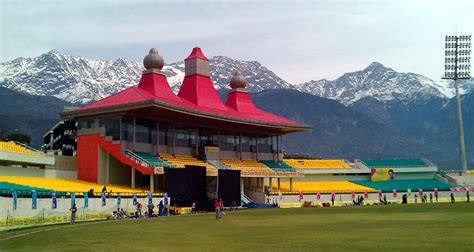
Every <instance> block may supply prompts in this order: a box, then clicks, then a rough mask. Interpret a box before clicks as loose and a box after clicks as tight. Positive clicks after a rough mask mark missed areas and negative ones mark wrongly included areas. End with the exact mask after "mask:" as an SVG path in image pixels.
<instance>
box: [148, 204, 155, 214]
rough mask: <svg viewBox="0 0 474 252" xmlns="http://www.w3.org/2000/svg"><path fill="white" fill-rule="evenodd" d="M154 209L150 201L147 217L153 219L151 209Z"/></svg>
mask: <svg viewBox="0 0 474 252" xmlns="http://www.w3.org/2000/svg"><path fill="white" fill-rule="evenodd" d="M154 208H155V205H154V204H153V201H150V203H149V204H148V217H150V218H151V217H153V209H154Z"/></svg>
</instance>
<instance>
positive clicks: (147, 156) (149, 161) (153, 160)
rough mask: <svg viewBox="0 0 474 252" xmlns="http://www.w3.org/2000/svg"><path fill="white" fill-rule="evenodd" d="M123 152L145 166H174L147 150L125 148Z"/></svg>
mask: <svg viewBox="0 0 474 252" xmlns="http://www.w3.org/2000/svg"><path fill="white" fill-rule="evenodd" d="M124 153H125V154H126V155H128V156H129V157H130V158H132V159H133V160H135V161H136V162H140V163H141V164H142V165H143V166H145V167H164V168H174V166H173V165H171V164H170V163H168V162H166V161H164V160H163V159H161V158H159V157H157V156H155V155H153V154H152V153H149V152H142V151H137V152H133V151H130V150H125V151H124Z"/></svg>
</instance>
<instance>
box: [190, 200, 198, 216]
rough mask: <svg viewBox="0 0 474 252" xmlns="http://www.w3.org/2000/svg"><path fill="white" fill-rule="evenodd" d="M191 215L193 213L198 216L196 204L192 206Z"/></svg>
mask: <svg viewBox="0 0 474 252" xmlns="http://www.w3.org/2000/svg"><path fill="white" fill-rule="evenodd" d="M191 213H192V214H196V213H197V211H196V203H194V202H193V203H192V204H191Z"/></svg>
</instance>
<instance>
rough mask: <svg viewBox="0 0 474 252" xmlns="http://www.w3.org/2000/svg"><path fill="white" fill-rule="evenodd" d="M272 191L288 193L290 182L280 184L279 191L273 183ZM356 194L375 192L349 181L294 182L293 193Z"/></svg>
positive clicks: (276, 183)
mask: <svg viewBox="0 0 474 252" xmlns="http://www.w3.org/2000/svg"><path fill="white" fill-rule="evenodd" d="M272 186H273V191H274V192H276V191H281V192H290V182H286V181H285V182H283V181H282V182H280V189H278V182H273V184H272ZM352 191H354V192H356V193H362V192H365V191H367V192H377V190H375V189H373V188H370V187H367V186H363V185H358V184H355V183H351V182H349V181H294V182H293V192H303V193H317V192H319V193H332V192H335V193H351V192H352Z"/></svg>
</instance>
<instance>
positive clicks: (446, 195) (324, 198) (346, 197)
mask: <svg viewBox="0 0 474 252" xmlns="http://www.w3.org/2000/svg"><path fill="white" fill-rule="evenodd" d="M246 192H247V191H246ZM423 193H425V194H427V196H428V198H427V199H428V202H429V194H430V193H432V194H433V202H436V201H435V198H434V192H433V191H424V192H423ZM403 194H408V193H407V192H398V193H397V197H394V196H393V194H392V193H384V194H383V195H385V196H386V197H387V201H391V202H397V203H401V202H402V195H403ZM415 194H418V191H412V192H411V193H410V194H408V202H409V203H414V201H415ZM450 194H451V192H449V191H443V192H438V198H439V199H440V201H441V202H447V201H449V200H450ZM360 195H362V196H363V194H361V193H359V194H356V196H355V198H356V199H357V197H358V196H360ZM454 196H455V198H456V202H462V201H466V193H465V192H455V193H454ZM268 198H269V199H270V202H272V199H273V198H277V199H278V202H299V195H282V198H281V199H280V197H279V196H278V195H270V196H268ZM364 200H365V202H379V196H378V193H369V197H368V198H367V199H364ZM304 201H311V202H315V203H322V202H331V194H321V198H320V200H318V199H317V197H316V194H306V195H303V202H304ZM334 202H335V203H336V204H337V203H351V202H352V194H350V193H349V194H336V198H335V201H334ZM418 203H421V199H420V198H419V197H418Z"/></svg>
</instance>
